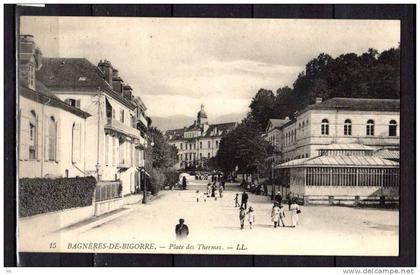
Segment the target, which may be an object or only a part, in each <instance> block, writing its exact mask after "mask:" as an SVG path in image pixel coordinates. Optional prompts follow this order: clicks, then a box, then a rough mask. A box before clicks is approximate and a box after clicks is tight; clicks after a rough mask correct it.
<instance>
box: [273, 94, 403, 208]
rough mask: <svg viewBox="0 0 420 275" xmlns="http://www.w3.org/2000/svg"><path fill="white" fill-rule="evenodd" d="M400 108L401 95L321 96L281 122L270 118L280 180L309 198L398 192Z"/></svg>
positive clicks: (394, 193)
mask: <svg viewBox="0 0 420 275" xmlns="http://www.w3.org/2000/svg"><path fill="white" fill-rule="evenodd" d="M399 111H400V102H399V100H392V99H361V98H332V99H329V100H326V101H324V102H322V100H320V99H317V102H316V103H315V104H313V105H309V106H308V107H306V108H305V109H304V110H302V111H301V112H299V113H298V114H297V115H296V117H295V118H294V119H293V120H289V121H288V122H286V123H282V125H281V126H278V127H277V128H276V127H274V124H275V123H276V122H275V121H274V122H273V121H272V120H270V122H269V124H268V126H267V131H266V140H267V141H269V142H270V143H271V144H272V145H273V146H275V148H276V149H277V150H276V152H275V155H276V158H274V159H271V162H270V165H272V169H273V177H274V178H275V180H276V181H277V183H278V186H288V187H289V188H290V189H289V191H290V192H291V193H292V194H294V195H295V196H297V197H300V198H304V199H305V200H307V201H309V200H312V201H320V200H327V201H328V200H329V199H330V198H331V197H336V198H337V197H341V198H342V199H343V200H344V201H345V200H346V199H345V198H348V197H352V198H353V199H354V198H355V197H359V198H360V197H372V196H377V197H379V196H389V197H398V187H399V162H398V161H399V159H398V158H399V143H400V138H399V135H400V131H399V121H400V112H399ZM277 123H278V122H277ZM273 191H274V190H273ZM289 191H288V192H289ZM353 199H352V200H353Z"/></svg>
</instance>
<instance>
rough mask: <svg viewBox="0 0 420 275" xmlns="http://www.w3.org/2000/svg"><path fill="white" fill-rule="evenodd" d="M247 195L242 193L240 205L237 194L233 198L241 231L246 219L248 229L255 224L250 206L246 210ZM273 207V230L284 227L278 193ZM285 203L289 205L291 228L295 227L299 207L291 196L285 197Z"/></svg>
mask: <svg viewBox="0 0 420 275" xmlns="http://www.w3.org/2000/svg"><path fill="white" fill-rule="evenodd" d="M248 198H249V197H248V194H247V193H246V192H245V191H244V192H243V193H242V195H241V204H239V194H238V193H236V196H235V198H234V202H235V208H236V207H239V221H240V226H241V229H244V226H245V220H246V218H247V217H248V222H249V228H250V229H252V227H253V225H254V223H255V212H254V209H253V207H252V206H250V207H249V209H248V210H247V205H248ZM274 200H275V202H274V205H273V207H272V209H271V221H272V222H273V223H274V228H277V227H280V225H281V226H282V227H285V222H284V221H285V218H286V213H285V210H284V206H283V205H282V200H283V198H282V196H281V194H280V192H278V193H277V195H276V196H275V197H274ZM287 201H288V204H289V212H290V215H291V220H292V225H291V227H296V225H297V223H298V221H299V214H300V213H301V210H300V208H299V205H298V204H297V201H296V200H295V199H293V198H292V197H291V194H289V195H288V196H287Z"/></svg>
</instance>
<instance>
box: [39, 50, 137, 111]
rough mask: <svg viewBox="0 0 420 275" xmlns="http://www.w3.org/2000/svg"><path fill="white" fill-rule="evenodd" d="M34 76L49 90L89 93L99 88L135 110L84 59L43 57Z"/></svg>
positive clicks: (129, 102)
mask: <svg viewBox="0 0 420 275" xmlns="http://www.w3.org/2000/svg"><path fill="white" fill-rule="evenodd" d="M36 76H37V78H38V79H39V80H40V81H41V82H42V83H44V84H45V86H47V87H48V88H49V89H53V90H70V91H90V92H91V91H96V90H97V89H98V88H100V89H101V90H102V91H105V92H107V93H108V94H109V95H110V96H112V97H113V98H114V99H116V100H118V101H120V102H121V103H123V104H125V105H127V106H128V107H130V108H135V104H134V103H133V102H131V101H130V100H128V99H126V98H124V97H123V96H122V94H120V93H118V92H115V91H114V90H113V89H112V87H111V86H110V85H109V84H108V83H107V82H106V81H105V80H104V79H103V73H102V72H101V70H99V68H98V67H97V66H95V65H94V64H92V63H91V62H90V61H88V60H87V59H86V58H48V57H44V58H43V59H42V67H41V69H40V70H39V71H37V72H36Z"/></svg>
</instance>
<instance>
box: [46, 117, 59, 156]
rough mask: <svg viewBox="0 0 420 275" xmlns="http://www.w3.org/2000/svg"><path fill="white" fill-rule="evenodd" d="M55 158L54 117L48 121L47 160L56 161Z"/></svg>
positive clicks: (55, 124) (55, 136)
mask: <svg viewBox="0 0 420 275" xmlns="http://www.w3.org/2000/svg"><path fill="white" fill-rule="evenodd" d="M56 157H57V123H56V121H55V119H54V117H50V119H49V120H48V160H56Z"/></svg>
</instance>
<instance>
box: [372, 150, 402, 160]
mask: <svg viewBox="0 0 420 275" xmlns="http://www.w3.org/2000/svg"><path fill="white" fill-rule="evenodd" d="M373 155H374V156H375V157H378V158H384V159H400V151H399V150H388V149H379V150H378V151H376V152H374V153H373Z"/></svg>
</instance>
